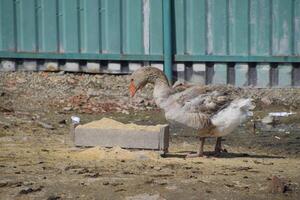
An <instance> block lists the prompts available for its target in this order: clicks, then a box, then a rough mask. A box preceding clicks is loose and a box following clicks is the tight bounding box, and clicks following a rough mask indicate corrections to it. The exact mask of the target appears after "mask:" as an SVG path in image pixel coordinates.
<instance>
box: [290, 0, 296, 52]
mask: <svg viewBox="0 0 300 200" xmlns="http://www.w3.org/2000/svg"><path fill="white" fill-rule="evenodd" d="M295 2H296V1H295V0H293V1H292V17H291V18H292V19H291V23H292V24H291V38H290V40H292V44H291V49H292V53H291V54H292V55H296V49H295V44H294V43H295V41H296V37H295V35H296V34H295V26H296V23H295V21H296V18H295V11H296V8H295V4H296V3H295Z"/></svg>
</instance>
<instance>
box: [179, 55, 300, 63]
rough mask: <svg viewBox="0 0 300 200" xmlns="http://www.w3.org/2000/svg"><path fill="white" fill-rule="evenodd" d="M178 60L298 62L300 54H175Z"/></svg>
mask: <svg viewBox="0 0 300 200" xmlns="http://www.w3.org/2000/svg"><path fill="white" fill-rule="evenodd" d="M175 60H176V61H179V62H188V61H191V62H291V63H299V62H300V56H242V55H237V56H232V55H175Z"/></svg>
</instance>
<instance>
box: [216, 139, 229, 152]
mask: <svg viewBox="0 0 300 200" xmlns="http://www.w3.org/2000/svg"><path fill="white" fill-rule="evenodd" d="M221 143H222V137H217V142H216V146H215V155H220V153H221V152H227V150H226V149H222V144H221Z"/></svg>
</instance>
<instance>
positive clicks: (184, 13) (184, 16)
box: [182, 1, 187, 54]
mask: <svg viewBox="0 0 300 200" xmlns="http://www.w3.org/2000/svg"><path fill="white" fill-rule="evenodd" d="M182 10H183V22H184V23H183V42H184V43H183V44H184V46H183V54H187V5H186V1H183V9H182Z"/></svg>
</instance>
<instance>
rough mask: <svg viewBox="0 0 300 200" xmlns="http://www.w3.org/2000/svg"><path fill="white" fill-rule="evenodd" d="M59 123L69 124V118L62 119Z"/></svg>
mask: <svg viewBox="0 0 300 200" xmlns="http://www.w3.org/2000/svg"><path fill="white" fill-rule="evenodd" d="M58 123H59V124H67V120H65V119H62V120H60V121H59V122H58Z"/></svg>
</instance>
